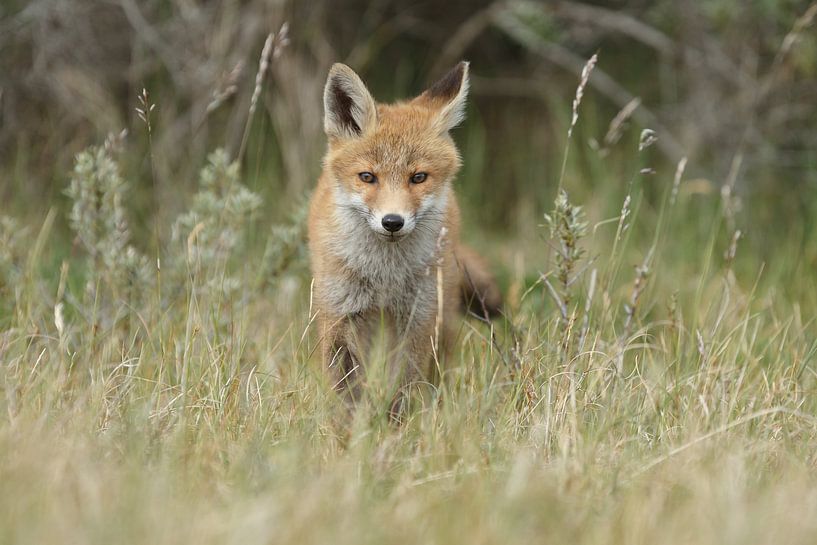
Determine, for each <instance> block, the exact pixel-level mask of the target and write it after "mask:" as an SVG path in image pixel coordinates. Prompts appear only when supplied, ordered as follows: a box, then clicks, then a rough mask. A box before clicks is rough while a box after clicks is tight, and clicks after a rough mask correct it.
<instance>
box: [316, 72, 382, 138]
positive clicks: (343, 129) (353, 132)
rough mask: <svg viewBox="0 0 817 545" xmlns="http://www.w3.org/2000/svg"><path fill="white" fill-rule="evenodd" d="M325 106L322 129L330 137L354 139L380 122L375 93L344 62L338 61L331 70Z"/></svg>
mask: <svg viewBox="0 0 817 545" xmlns="http://www.w3.org/2000/svg"><path fill="white" fill-rule="evenodd" d="M323 107H324V118H323V128H324V131H325V132H326V135H327V136H329V137H336V138H355V137H358V136H361V135H363V134H365V133H366V132H367V131H369V130H370V129H372V128H373V127H374V125H375V123H376V122H377V109H376V106H375V103H374V99H373V98H372V95H371V94H369V91H368V89H366V86H365V85H364V84H363V82H362V81H361V80H360V77H359V76H358V75H357V74H355V71H354V70H352V69H351V68H349V67H348V66H346V65H345V64H340V63H336V64H334V65H332V68H331V69H330V70H329V77H328V78H327V79H326V87H324V90H323Z"/></svg>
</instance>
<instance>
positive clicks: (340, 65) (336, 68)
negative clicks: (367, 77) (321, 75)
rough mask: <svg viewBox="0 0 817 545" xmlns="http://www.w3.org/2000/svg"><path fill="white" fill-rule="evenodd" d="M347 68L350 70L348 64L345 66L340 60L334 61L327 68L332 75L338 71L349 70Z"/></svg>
mask: <svg viewBox="0 0 817 545" xmlns="http://www.w3.org/2000/svg"><path fill="white" fill-rule="evenodd" d="M349 70H351V68H349V67H348V66H346V65H345V64H343V63H342V62H336V63H334V64H333V65H332V66H331V67H330V68H329V75H330V76H332V75H334V74H337V73H339V72H346V71H349Z"/></svg>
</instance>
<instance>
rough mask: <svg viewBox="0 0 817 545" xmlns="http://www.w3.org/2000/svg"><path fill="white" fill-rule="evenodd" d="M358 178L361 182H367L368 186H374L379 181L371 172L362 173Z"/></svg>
mask: <svg viewBox="0 0 817 545" xmlns="http://www.w3.org/2000/svg"><path fill="white" fill-rule="evenodd" d="M357 177H358V178H360V181H361V182H365V183H367V184H373V183H375V182H376V181H377V177H376V176H375V175H374V174H372V173H371V172H361V173H360V174H358V175H357Z"/></svg>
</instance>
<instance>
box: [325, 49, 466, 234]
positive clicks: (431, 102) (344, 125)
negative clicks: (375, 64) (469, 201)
mask: <svg viewBox="0 0 817 545" xmlns="http://www.w3.org/2000/svg"><path fill="white" fill-rule="evenodd" d="M467 94H468V63H467V62H460V63H459V64H458V65H457V66H455V67H454V68H453V69H452V70H451V71H450V72H448V73H447V74H446V75H445V76H443V78H442V79H440V80H439V81H437V82H436V83H435V84H434V85H432V86H431V87H429V88H428V89H427V90H426V91H425V92H423V93H422V94H420V95H419V96H418V97H416V98H414V99H412V100H408V101H403V102H398V103H395V104H377V103H376V102H375V101H374V99H373V98H372V95H371V94H370V93H369V91H368V90H367V89H366V86H365V85H364V84H363V82H362V81H361V79H360V77H358V75H357V74H356V73H355V72H354V71H353V70H352V69H351V68H349V67H348V66H346V65H343V64H335V65H334V66H332V69H331V70H330V71H329V77H328V79H327V81H326V87H325V88H324V97H323V100H324V108H325V117H324V130H325V131H326V135H327V137H328V139H329V149H328V152H327V154H326V158H325V160H324V168H325V172H326V173H327V174H328V176H329V177H330V183H332V184H333V186H334V196H335V199H336V203H335V204H336V205H337V206H338V207H340V208H342V209H343V210H344V211H345V212H347V214H348V215H351V219H353V220H357V221H359V222H360V223H361V224H363V223H365V224H366V225H368V227H369V228H370V229H371V230H372V231H373V232H374V233H375V234H377V235H380V236H381V237H382V238H383V240H384V241H390V242H394V241H397V240H400V239H401V238H403V237H407V236H410V235H411V234H412V232H414V231H418V232H419V231H425V232H426V233H428V232H431V231H439V226H441V225H442V220H443V216H444V213H445V210H446V204H447V200H448V198H449V192H450V183H451V180H452V178H453V177H454V175H455V174H456V173H457V171H458V170H459V167H460V156H459V153H458V151H457V148H456V146H455V145H454V142H453V140H452V139H451V137H450V136H449V131H450V130H451V129H452V128H454V127H455V126H456V125H457V124H459V123H460V121H462V119H463V117H464V110H465V101H466V96H467ZM348 215H347V217H349V216H348ZM435 227H436V229H435Z"/></svg>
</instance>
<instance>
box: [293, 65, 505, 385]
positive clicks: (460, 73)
mask: <svg viewBox="0 0 817 545" xmlns="http://www.w3.org/2000/svg"><path fill="white" fill-rule="evenodd" d="M467 93H468V63H467V62H461V63H459V64H458V65H457V66H456V67H454V68H453V69H452V70H451V71H450V72H449V73H448V74H446V75H445V76H444V77H443V78H442V79H441V80H439V81H438V82H437V83H435V84H434V85H432V86H431V87H430V88H429V89H428V90H426V91H425V92H424V93H422V94H421V95H420V96H418V97H416V98H414V99H413V100H409V101H405V102H398V103H396V104H377V103H375V101H374V99H373V98H372V96H371V95H370V94H369V91H368V90H367V89H366V86H365V85H364V84H363V82H362V81H361V80H360V78H359V77H358V75H357V74H356V73H355V72H354V71H352V69H351V68H349V67H348V66H345V65H343V64H335V65H334V66H332V69H331V70H330V71H329V77H328V79H327V82H326V87H325V89H324V99H323V100H324V108H325V117H324V129H325V131H326V135H327V137H328V140H329V146H328V151H327V153H326V156H325V158H324V161H323V173H322V174H321V177H320V179H319V180H318V187H317V189H316V191H315V193H314V195H313V197H312V201H311V203H310V211H309V249H310V253H311V261H312V272H313V275H314V278H315V282H314V305H315V308H316V310H317V320H318V324H319V331H320V335H321V349H322V354H323V360H324V363H325V365H326V367H327V368H328V369H329V371H330V375H331V377H332V380H333V383H334V384H335V385H336V387H337V388H340V389H344V390H346V391H347V392H348V393H349V394H351V397H352V398H353V399H354V398H355V397H357V393H358V391H359V388H360V385H361V382H362V381H363V379H364V377H365V373H366V358H367V356H368V352H369V350H370V348H371V341H372V339H373V338H374V337H375V336H376V334H377V332H378V328H380V327H385V328H386V329H387V330H388V332H389V333H390V335H389V337H390V339H391V346H390V348H391V352H390V355H389V359H388V362H387V374H388V378H389V380H390V381H391V382H390V383H391V384H392V385H394V386H395V387H396V388H401V387H403V386H406V385H408V384H410V383H412V382H413V381H417V380H420V379H428V378H429V374H430V372H431V370H432V368H431V361H432V355H434V354H439V352H435V349H439V350H443V349H444V347H445V346H446V341H448V342H449V343H450V340H451V338H452V336H453V335H454V333H455V330H456V327H457V320H458V315H459V312H460V309H461V302H460V299H461V298H464V299H465V301H466V303H470V305H471V308H472V309H473V311H474V312H475V313H476V314H477V315H479V316H484V317H487V316H488V315H490V314H494V313H495V312H497V311H498V309H499V306H500V304H501V296H500V293H499V289H498V288H497V286H496V284H495V282H494V280H493V277H492V276H491V274H490V273H489V272H488V270H487V268H486V267H485V265H484V263H483V262H482V260H481V259H480V258H479V256H478V255H477V254H475V253H474V252H473V251H472V250H470V249H468V248H466V247H464V246H462V245H461V244H460V243H459V229H460V225H459V224H460V217H459V216H460V214H459V208H458V207H457V201H456V198H455V196H454V190H453V188H452V180H453V178H454V176H455V174H456V173H457V171H458V170H459V167H460V164H461V161H460V156H459V153H458V151H457V148H456V146H455V145H454V142H453V141H452V139H451V137H450V136H449V134H448V132H449V130H451V129H452V128H454V127H455V126H456V125H457V124H458V123H459V122H460V121H462V119H463V116H464V109H465V100H466V95H467Z"/></svg>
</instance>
